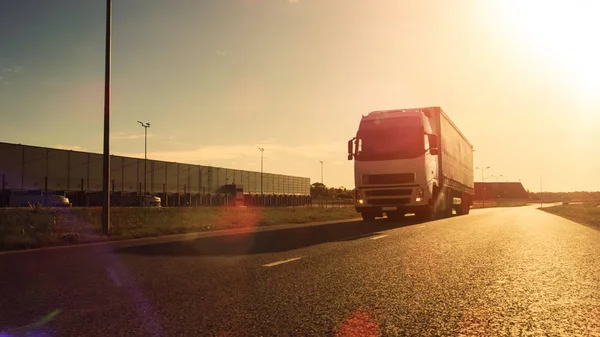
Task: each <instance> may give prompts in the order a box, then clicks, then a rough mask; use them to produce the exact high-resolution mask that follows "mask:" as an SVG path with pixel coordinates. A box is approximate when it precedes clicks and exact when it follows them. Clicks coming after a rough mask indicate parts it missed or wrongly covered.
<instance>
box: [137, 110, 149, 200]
mask: <svg viewBox="0 0 600 337" xmlns="http://www.w3.org/2000/svg"><path fill="white" fill-rule="evenodd" d="M137 122H138V123H140V125H142V127H143V128H144V198H145V197H146V192H147V190H146V182H147V181H148V179H146V175H147V174H148V166H147V163H148V128H149V127H150V123H142V122H140V121H137ZM142 200H144V199H142Z"/></svg>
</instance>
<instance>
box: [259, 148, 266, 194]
mask: <svg viewBox="0 0 600 337" xmlns="http://www.w3.org/2000/svg"><path fill="white" fill-rule="evenodd" d="M258 149H259V150H260V195H261V196H262V195H263V153H264V152H265V149H264V148H262V147H259V148H258Z"/></svg>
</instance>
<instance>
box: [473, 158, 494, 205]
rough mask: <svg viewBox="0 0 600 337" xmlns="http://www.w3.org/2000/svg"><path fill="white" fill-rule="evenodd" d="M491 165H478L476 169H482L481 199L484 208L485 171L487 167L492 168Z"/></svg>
mask: <svg viewBox="0 0 600 337" xmlns="http://www.w3.org/2000/svg"><path fill="white" fill-rule="evenodd" d="M490 168H491V167H489V166H486V167H476V168H475V169H476V170H481V199H482V206H481V207H482V208H485V185H484V184H483V180H484V177H483V171H485V170H486V169H490Z"/></svg>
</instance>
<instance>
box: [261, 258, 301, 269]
mask: <svg viewBox="0 0 600 337" xmlns="http://www.w3.org/2000/svg"><path fill="white" fill-rule="evenodd" d="M300 259H301V257H294V258H291V259H287V260H281V261H276V262H271V263H267V264H263V267H275V266H278V265H280V264H284V263H288V262H292V261H297V260H300Z"/></svg>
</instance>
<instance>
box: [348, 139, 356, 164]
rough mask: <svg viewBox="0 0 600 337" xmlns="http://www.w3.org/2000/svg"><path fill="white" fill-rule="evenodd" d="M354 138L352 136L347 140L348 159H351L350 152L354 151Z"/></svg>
mask: <svg viewBox="0 0 600 337" xmlns="http://www.w3.org/2000/svg"><path fill="white" fill-rule="evenodd" d="M354 139H356V138H352V139H350V140H349V141H348V160H352V157H353V156H352V154H353V153H354Z"/></svg>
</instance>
